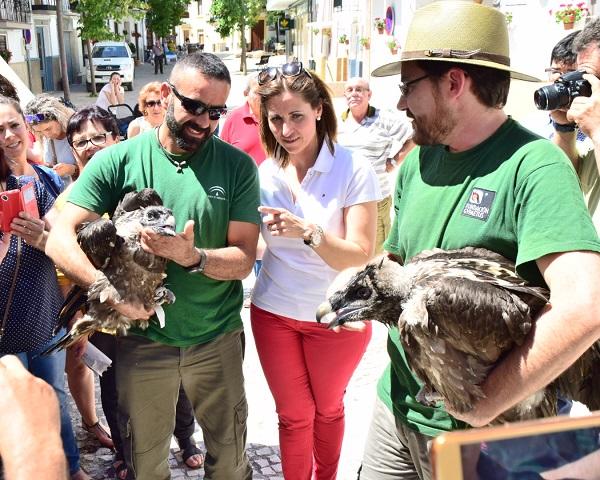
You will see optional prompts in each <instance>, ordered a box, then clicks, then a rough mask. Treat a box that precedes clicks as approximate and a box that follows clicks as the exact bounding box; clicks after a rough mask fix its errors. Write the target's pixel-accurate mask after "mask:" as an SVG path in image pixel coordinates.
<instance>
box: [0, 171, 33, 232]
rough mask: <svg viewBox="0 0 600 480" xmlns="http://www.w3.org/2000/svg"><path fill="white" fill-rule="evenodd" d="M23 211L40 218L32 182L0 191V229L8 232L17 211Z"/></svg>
mask: <svg viewBox="0 0 600 480" xmlns="http://www.w3.org/2000/svg"><path fill="white" fill-rule="evenodd" d="M23 211H25V212H27V213H29V214H30V215H31V216H33V217H35V218H40V213H39V210H38V206H37V199H36V197H35V187H34V184H33V182H30V183H27V184H25V185H23V186H22V187H21V189H20V190H18V189H15V190H7V191H5V192H1V193H0V230H2V231H3V232H10V224H11V222H12V221H13V219H14V218H15V217H16V216H17V215H18V214H19V212H23Z"/></svg>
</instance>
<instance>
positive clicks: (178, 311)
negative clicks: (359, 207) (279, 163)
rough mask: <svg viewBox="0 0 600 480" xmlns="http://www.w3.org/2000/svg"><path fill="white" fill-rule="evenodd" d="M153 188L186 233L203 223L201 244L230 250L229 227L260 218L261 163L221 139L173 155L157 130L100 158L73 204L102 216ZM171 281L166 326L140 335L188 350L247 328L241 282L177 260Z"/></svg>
mask: <svg viewBox="0 0 600 480" xmlns="http://www.w3.org/2000/svg"><path fill="white" fill-rule="evenodd" d="M182 160H185V161H186V162H187V166H186V167H184V168H183V169H182V170H181V171H180V172H178V169H177V168H176V166H175V164H174V162H181V161H182ZM145 187H150V188H153V189H154V190H156V191H157V192H158V194H159V195H160V196H161V198H162V200H163V203H164V205H165V206H167V207H168V208H170V209H171V210H173V215H174V216H175V219H176V222H177V231H178V232H181V231H182V230H183V227H184V225H185V223H186V222H187V221H188V220H194V221H195V226H194V235H195V243H196V246H197V247H202V248H207V249H217V248H224V247H226V246H227V231H228V226H229V222H232V221H237V222H249V223H254V224H258V223H259V221H260V219H259V214H258V210H257V209H258V206H259V198H260V194H259V186H258V172H257V168H256V165H255V163H254V162H253V161H252V159H251V158H250V157H249V156H248V155H246V154H245V153H243V152H241V151H240V150H238V149H236V148H234V147H232V146H231V145H229V144H227V143H225V142H223V141H222V140H220V139H219V138H217V137H214V136H213V137H211V138H210V139H209V140H208V141H207V142H206V143H205V144H204V145H203V146H202V148H201V149H200V150H199V151H197V152H194V153H190V154H184V155H169V154H167V152H165V151H164V150H163V149H162V147H161V146H160V144H159V143H158V139H157V137H156V132H155V131H154V130H151V131H149V132H145V133H143V134H141V135H138V136H136V137H135V138H133V139H130V140H127V141H125V142H122V143H119V144H117V145H114V146H111V147H108V148H106V149H104V150H102V151H100V152H98V153H97V154H96V155H94V157H93V159H92V160H91V161H90V163H89V164H88V165H87V166H86V168H85V170H84V171H83V173H82V175H81V177H80V178H79V180H78V181H77V182H76V184H75V186H74V187H73V190H72V191H71V193H70V195H69V198H68V201H69V202H71V203H74V204H76V205H79V206H80V207H83V208H86V209H88V210H91V211H94V212H96V213H98V214H100V215H102V214H104V213H105V212H108V213H110V214H112V212H113V211H114V209H115V208H116V206H117V203H118V202H119V200H120V199H121V198H123V196H124V195H125V193H127V192H129V191H132V190H141V189H142V188H145ZM165 284H166V286H167V287H168V288H169V289H171V290H172V291H173V293H174V294H175V296H176V301H175V303H173V304H172V305H164V306H163V308H164V311H165V316H166V318H165V326H164V328H160V326H159V325H158V322H157V321H156V317H154V319H153V321H152V322H150V327H149V328H148V329H147V330H145V331H142V330H139V329H132V330H131V332H132V333H135V334H138V335H143V336H146V337H148V338H150V339H152V340H154V341H157V342H161V343H164V344H167V345H172V346H177V347H187V346H190V345H195V344H201V343H205V342H209V341H210V340H212V339H214V338H215V337H217V336H218V335H220V334H222V333H225V332H228V331H231V330H234V329H237V328H240V327H241V326H242V322H241V317H240V310H241V307H242V299H243V288H242V282H241V281H240V280H232V281H220V280H214V279H212V278H209V277H207V276H205V275H202V274H197V273H196V274H192V273H187V272H186V271H185V270H184V269H183V268H182V267H181V266H179V265H178V264H176V263H174V262H169V263H168V266H167V278H166V279H165Z"/></svg>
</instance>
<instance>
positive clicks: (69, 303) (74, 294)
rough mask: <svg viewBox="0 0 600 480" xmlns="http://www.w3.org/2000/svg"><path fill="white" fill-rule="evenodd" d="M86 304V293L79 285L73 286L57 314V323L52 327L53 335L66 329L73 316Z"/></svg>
mask: <svg viewBox="0 0 600 480" xmlns="http://www.w3.org/2000/svg"><path fill="white" fill-rule="evenodd" d="M86 303H87V292H86V290H85V289H83V288H81V287H80V286H79V285H74V286H73V287H72V288H71V290H69V293H67V297H66V298H65V301H64V302H63V305H62V307H61V309H60V313H59V314H58V323H57V325H56V327H54V331H53V332H52V334H53V335H56V334H57V333H58V332H59V331H60V329H61V328H66V327H67V325H68V324H69V322H70V321H71V319H72V318H73V316H74V315H75V314H76V313H77V311H78V310H80V309H81V308H82V307H83V306H84V305H85V304H86Z"/></svg>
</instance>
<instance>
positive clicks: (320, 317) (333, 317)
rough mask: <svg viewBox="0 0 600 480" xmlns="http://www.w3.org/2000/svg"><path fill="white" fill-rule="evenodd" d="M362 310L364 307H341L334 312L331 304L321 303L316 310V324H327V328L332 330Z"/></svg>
mask: <svg viewBox="0 0 600 480" xmlns="http://www.w3.org/2000/svg"><path fill="white" fill-rule="evenodd" d="M364 308H366V307H343V308H340V309H339V310H335V311H334V310H333V306H332V305H331V303H329V302H323V303H322V304H321V305H319V308H317V314H316V316H317V322H318V323H327V328H329V329H332V328H335V327H337V326H342V325H343V324H344V323H346V321H345V318H346V317H348V316H349V315H351V314H352V313H354V312H356V311H358V310H362V309H364Z"/></svg>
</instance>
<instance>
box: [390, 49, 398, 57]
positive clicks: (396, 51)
mask: <svg viewBox="0 0 600 480" xmlns="http://www.w3.org/2000/svg"><path fill="white" fill-rule="evenodd" d="M390 52H392V55H396V54H397V53H398V49H397V48H390Z"/></svg>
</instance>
